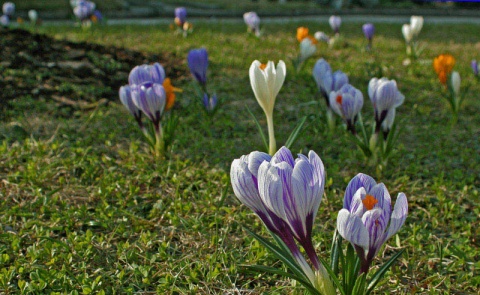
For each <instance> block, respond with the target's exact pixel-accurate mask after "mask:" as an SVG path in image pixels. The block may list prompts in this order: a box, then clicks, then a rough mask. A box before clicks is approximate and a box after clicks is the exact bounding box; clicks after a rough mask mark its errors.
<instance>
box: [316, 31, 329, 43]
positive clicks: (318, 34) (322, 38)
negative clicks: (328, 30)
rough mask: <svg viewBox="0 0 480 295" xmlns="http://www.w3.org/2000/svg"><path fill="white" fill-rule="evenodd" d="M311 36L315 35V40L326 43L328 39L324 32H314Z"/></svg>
mask: <svg viewBox="0 0 480 295" xmlns="http://www.w3.org/2000/svg"><path fill="white" fill-rule="evenodd" d="M313 37H315V39H317V41H323V42H326V43H328V40H329V39H330V38H328V36H327V34H325V33H324V32H320V31H318V32H315V34H314V35H313Z"/></svg>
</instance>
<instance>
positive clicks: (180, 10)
mask: <svg viewBox="0 0 480 295" xmlns="http://www.w3.org/2000/svg"><path fill="white" fill-rule="evenodd" d="M186 20H187V9H186V8H185V7H177V8H175V23H176V24H177V25H178V26H183V24H184V23H185V21H186Z"/></svg>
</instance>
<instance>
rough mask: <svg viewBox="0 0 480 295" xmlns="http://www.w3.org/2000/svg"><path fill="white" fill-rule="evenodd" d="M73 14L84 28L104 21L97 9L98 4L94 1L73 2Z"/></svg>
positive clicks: (78, 0) (81, 0)
mask: <svg viewBox="0 0 480 295" xmlns="http://www.w3.org/2000/svg"><path fill="white" fill-rule="evenodd" d="M70 4H72V6H73V14H75V17H76V18H77V19H78V20H79V21H80V24H81V25H82V27H90V26H91V25H92V22H93V23H97V22H100V21H102V19H103V17H102V14H101V12H100V11H99V10H97V9H95V8H96V4H95V3H94V2H92V1H87V0H77V1H72V2H71V3H70Z"/></svg>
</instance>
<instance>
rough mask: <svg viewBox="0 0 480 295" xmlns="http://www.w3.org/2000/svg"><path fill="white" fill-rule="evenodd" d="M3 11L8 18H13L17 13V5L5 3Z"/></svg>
mask: <svg viewBox="0 0 480 295" xmlns="http://www.w3.org/2000/svg"><path fill="white" fill-rule="evenodd" d="M2 11H3V14H5V15H6V16H12V15H13V14H14V13H15V4H13V3H12V2H5V3H3V6H2Z"/></svg>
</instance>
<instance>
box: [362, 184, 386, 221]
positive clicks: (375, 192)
mask: <svg viewBox="0 0 480 295" xmlns="http://www.w3.org/2000/svg"><path fill="white" fill-rule="evenodd" d="M367 194H369V195H372V196H373V197H374V198H375V199H377V201H378V203H377V204H375V207H374V208H380V209H382V211H383V215H384V219H386V220H390V212H391V211H392V200H391V198H390V194H389V193H388V190H387V188H386V187H385V185H384V184H383V183H379V184H377V185H375V186H374V187H372V188H371V189H370V191H368V192H367Z"/></svg>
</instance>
